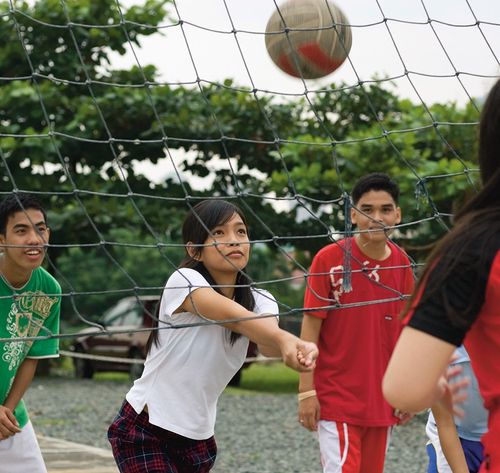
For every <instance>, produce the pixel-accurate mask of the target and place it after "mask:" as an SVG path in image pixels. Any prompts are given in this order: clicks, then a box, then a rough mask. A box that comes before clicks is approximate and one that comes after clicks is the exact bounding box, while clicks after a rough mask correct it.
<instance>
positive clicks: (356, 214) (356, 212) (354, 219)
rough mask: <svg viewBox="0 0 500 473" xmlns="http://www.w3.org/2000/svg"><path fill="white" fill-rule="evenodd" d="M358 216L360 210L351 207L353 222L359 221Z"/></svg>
mask: <svg viewBox="0 0 500 473" xmlns="http://www.w3.org/2000/svg"><path fill="white" fill-rule="evenodd" d="M357 217H358V211H357V210H356V209H355V208H354V207H351V222H352V223H353V224H354V225H356V224H357V223H358V222H357V221H356V219H357Z"/></svg>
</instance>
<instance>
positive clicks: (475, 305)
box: [403, 80, 500, 327]
mask: <svg viewBox="0 0 500 473" xmlns="http://www.w3.org/2000/svg"><path fill="white" fill-rule="evenodd" d="M478 160H479V167H480V170H481V180H482V182H483V187H482V189H481V190H480V191H479V192H478V193H477V194H476V195H475V196H474V197H473V198H472V199H470V200H469V201H468V202H467V203H466V205H465V206H464V207H462V209H461V210H460V211H459V212H457V213H456V215H455V218H454V221H455V225H454V227H453V229H452V230H451V231H450V232H449V233H448V234H447V235H446V236H445V237H444V238H443V239H442V240H441V241H440V242H439V243H438V244H437V245H436V247H435V248H434V250H433V251H432V252H431V254H430V255H429V257H428V259H427V264H426V266H425V269H424V271H423V273H422V275H421V277H420V279H419V282H418V284H417V288H416V290H415V291H414V293H413V295H412V297H411V298H410V300H409V302H408V304H407V306H406V310H405V313H404V314H403V317H404V315H406V313H408V311H409V310H410V309H411V307H413V306H414V304H415V300H416V295H417V294H419V293H420V288H421V287H422V285H423V284H426V290H425V291H424V293H423V295H422V299H421V302H422V303H423V302H425V301H427V300H429V299H430V298H435V297H437V298H440V300H441V301H442V302H443V307H446V309H447V315H448V318H449V320H450V322H451V324H452V325H454V326H456V327H460V326H464V325H465V323H466V321H467V320H470V315H472V314H473V313H475V312H476V311H477V310H478V309H479V308H480V307H481V305H482V303H483V295H484V293H483V291H481V290H480V288H481V285H480V282H479V281H477V284H476V285H475V287H473V288H471V289H472V291H471V297H470V298H469V304H468V306H467V308H466V309H465V311H461V312H460V313H459V312H457V311H456V310H455V309H454V308H453V305H452V304H450V301H448V299H447V294H446V291H445V290H444V287H445V282H446V280H447V279H448V278H449V276H450V275H451V274H453V273H454V272H456V271H459V265H460V264H462V265H463V264H464V262H466V264H467V265H469V267H470V268H471V270H472V271H474V272H475V273H476V274H481V272H482V271H481V270H484V268H485V267H486V266H485V265H486V264H487V261H486V259H487V258H488V255H491V251H488V250H489V249H490V248H491V245H497V244H498V238H499V236H500V80H498V81H497V82H496V83H495V85H494V86H493V87H492V89H491V90H490V93H489V94H488V98H487V99H486V102H485V103H484V107H483V110H482V113H481V120H480V124H479V154H478ZM474 247H475V248H476V251H471V249H473V248H474ZM477 249H479V251H478V250H477ZM478 254H479V255H480V256H479V257H477V255H478ZM474 255H476V257H474ZM437 260H440V264H439V265H435V264H434V262H436V261H437ZM483 272H484V271H483Z"/></svg>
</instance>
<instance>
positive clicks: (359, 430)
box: [318, 420, 392, 473]
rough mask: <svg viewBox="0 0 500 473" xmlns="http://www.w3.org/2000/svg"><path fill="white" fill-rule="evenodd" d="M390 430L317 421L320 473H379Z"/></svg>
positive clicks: (382, 466) (382, 467)
mask: <svg viewBox="0 0 500 473" xmlns="http://www.w3.org/2000/svg"><path fill="white" fill-rule="evenodd" d="M391 431H392V428H391V427H367V426H356V425H351V424H346V423H345V422H333V421H327V420H320V421H319V423H318V439H319V449H320V453H321V464H322V466H323V473H382V472H383V471H384V461H385V454H386V452H387V448H388V446H389V441H390V437H391Z"/></svg>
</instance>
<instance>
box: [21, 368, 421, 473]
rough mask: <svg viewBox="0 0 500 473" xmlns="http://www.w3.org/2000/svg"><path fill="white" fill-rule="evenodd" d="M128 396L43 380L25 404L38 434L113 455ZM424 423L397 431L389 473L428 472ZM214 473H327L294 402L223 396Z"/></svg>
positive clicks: (122, 387) (101, 385)
mask: <svg viewBox="0 0 500 473" xmlns="http://www.w3.org/2000/svg"><path fill="white" fill-rule="evenodd" d="M128 388H129V384H128V383H126V382H116V381H98V382H96V381H92V380H77V379H70V378H37V379H35V380H34V382H33V384H32V386H31V387H30V389H29V390H28V393H27V394H26V396H25V401H26V404H27V406H28V410H29V411H30V415H31V420H32V422H33V424H34V426H35V430H36V431H37V432H38V433H40V434H43V435H47V436H51V437H57V438H61V439H64V440H70V441H73V442H79V443H84V444H87V445H93V446H96V447H102V448H106V449H108V448H109V445H108V442H107V439H106V430H107V427H108V425H109V424H110V422H111V421H112V419H113V417H114V416H115V414H116V412H117V411H118V409H119V407H120V405H121V403H122V400H123V397H124V395H125V393H126V392H127V390H128ZM424 425H425V416H418V417H416V418H415V419H414V420H413V421H412V422H411V423H410V424H409V425H407V426H405V427H398V428H396V429H395V430H394V435H393V441H392V443H391V446H390V447H389V452H388V456H387V461H386V468H385V472H386V473H401V472H404V473H422V472H424V471H425V468H426V464H427V461H426V454H425V447H424V445H425V432H424ZM216 438H217V444H218V447H219V453H218V459H217V464H216V466H215V468H214V469H213V470H212V471H214V473H283V472H286V473H320V472H321V469H320V466H319V454H318V446H317V442H316V438H315V436H314V434H311V433H309V432H307V431H306V430H304V429H302V428H300V426H299V425H298V423H297V420H296V397H295V396H294V395H292V394H279V395H271V394H256V395H237V394H236V395H235V394H223V395H222V397H221V399H220V401H219V409H218V417H217V426H216Z"/></svg>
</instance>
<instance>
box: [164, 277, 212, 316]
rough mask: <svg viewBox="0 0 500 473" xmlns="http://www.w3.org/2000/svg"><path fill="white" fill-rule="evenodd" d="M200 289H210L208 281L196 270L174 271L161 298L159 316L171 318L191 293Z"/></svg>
mask: <svg viewBox="0 0 500 473" xmlns="http://www.w3.org/2000/svg"><path fill="white" fill-rule="evenodd" d="M200 287H211V286H210V284H209V283H208V281H207V280H206V279H205V278H204V277H203V276H202V275H201V274H200V273H199V272H198V271H196V270H194V269H190V268H181V269H178V270H176V271H175V272H174V273H173V274H172V275H171V276H170V277H169V278H168V281H167V284H166V285H165V289H164V290H163V296H162V298H161V307H160V314H161V315H162V316H167V317H172V315H173V313H174V312H175V311H176V310H177V309H178V308H179V307H180V306H181V305H182V303H183V302H184V301H185V300H186V297H188V296H189V294H191V293H192V292H194V291H196V289H199V288H200Z"/></svg>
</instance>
